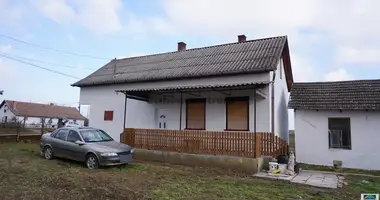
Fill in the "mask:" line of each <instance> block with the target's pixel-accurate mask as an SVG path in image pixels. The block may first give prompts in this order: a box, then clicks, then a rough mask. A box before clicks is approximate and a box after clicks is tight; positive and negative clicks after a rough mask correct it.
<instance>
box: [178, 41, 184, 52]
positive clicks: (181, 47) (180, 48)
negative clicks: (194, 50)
mask: <svg viewBox="0 0 380 200" xmlns="http://www.w3.org/2000/svg"><path fill="white" fill-rule="evenodd" d="M183 50H186V43H184V42H178V51H183Z"/></svg>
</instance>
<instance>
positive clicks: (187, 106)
mask: <svg viewBox="0 0 380 200" xmlns="http://www.w3.org/2000/svg"><path fill="white" fill-rule="evenodd" d="M192 102H203V103H204V108H203V128H188V120H189V116H188V114H189V112H188V111H189V103H192ZM206 104H207V101H206V98H194V99H186V116H185V117H186V122H185V130H206Z"/></svg>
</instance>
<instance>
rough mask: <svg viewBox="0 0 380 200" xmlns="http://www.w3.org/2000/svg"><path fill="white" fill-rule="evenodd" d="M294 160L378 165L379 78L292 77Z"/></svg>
mask: <svg viewBox="0 0 380 200" xmlns="http://www.w3.org/2000/svg"><path fill="white" fill-rule="evenodd" d="M290 98H291V99H290V102H289V107H290V108H293V109H294V117H295V120H294V123H295V144H296V145H295V148H296V159H297V162H300V163H307V164H314V165H325V166H333V161H334V160H337V161H342V164H343V167H344V168H357V169H372V170H380V160H379V159H378V157H379V153H380V150H379V148H378V147H377V145H378V144H379V143H380V134H379V130H380V123H379V119H380V80H358V81H342V82H319V83H295V84H294V85H293V87H292V92H291V95H290Z"/></svg>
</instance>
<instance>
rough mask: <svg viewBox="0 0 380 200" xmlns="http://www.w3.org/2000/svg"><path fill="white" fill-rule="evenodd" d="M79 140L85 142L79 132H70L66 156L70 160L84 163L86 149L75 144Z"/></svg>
mask: <svg viewBox="0 0 380 200" xmlns="http://www.w3.org/2000/svg"><path fill="white" fill-rule="evenodd" d="M78 140H79V141H82V142H83V140H82V138H81V137H80V135H79V133H78V132H76V131H74V130H70V131H69V134H68V136H67V141H66V145H65V154H66V157H67V158H69V159H72V160H76V161H84V159H85V155H86V149H85V147H84V145H79V144H76V143H75V141H78Z"/></svg>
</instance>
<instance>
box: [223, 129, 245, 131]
mask: <svg viewBox="0 0 380 200" xmlns="http://www.w3.org/2000/svg"><path fill="white" fill-rule="evenodd" d="M224 131H249V130H247V129H224Z"/></svg>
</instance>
